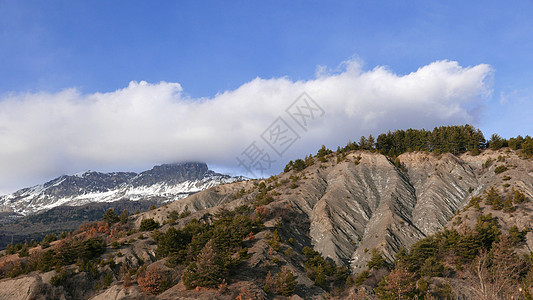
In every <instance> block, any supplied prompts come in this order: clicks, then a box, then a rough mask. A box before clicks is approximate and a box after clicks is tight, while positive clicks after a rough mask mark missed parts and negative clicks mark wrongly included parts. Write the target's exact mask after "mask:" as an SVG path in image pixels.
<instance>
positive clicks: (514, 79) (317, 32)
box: [0, 0, 533, 191]
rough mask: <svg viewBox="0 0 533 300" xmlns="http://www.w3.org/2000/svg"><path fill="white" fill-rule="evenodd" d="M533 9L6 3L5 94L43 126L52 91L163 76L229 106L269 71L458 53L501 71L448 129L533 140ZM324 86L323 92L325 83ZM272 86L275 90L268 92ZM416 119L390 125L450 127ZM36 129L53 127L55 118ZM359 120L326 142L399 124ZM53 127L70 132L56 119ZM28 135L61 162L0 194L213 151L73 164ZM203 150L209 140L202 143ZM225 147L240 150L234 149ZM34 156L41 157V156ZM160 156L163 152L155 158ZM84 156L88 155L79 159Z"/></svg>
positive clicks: (300, 72) (521, 4)
mask: <svg viewBox="0 0 533 300" xmlns="http://www.w3.org/2000/svg"><path fill="white" fill-rule="evenodd" d="M532 15H533V2H532V1H513V2H503V1H483V2H479V1H446V2H442V1H439V2H438V1H409V2H407V1H405V2H404V1H380V2H379V3H378V2H376V1H353V2H348V1H263V2H258V1H233V2H231V3H229V2H228V1H166V2H163V1H6V0H0V103H1V102H5V103H8V102H10V101H11V102H13V101H14V102H17V101H18V102H24V103H25V106H24V109H22V108H19V109H20V110H19V111H20V113H21V116H20V118H19V119H20V120H26V119H27V121H28V122H31V120H33V119H36V118H37V119H38V118H39V116H38V117H36V116H35V115H32V111H34V110H35V107H37V106H36V104H35V103H38V102H39V101H42V99H44V98H46V99H48V100H46V101H49V103H51V104H50V105H49V107H51V108H50V109H51V111H54V112H55V111H57V110H58V109H59V108H58V107H55V106H54V104H53V103H57V102H60V101H63V100H59V99H66V98H61V97H63V96H64V95H65V91H66V90H70V91H72V90H73V89H74V90H75V91H74V92H73V95H70V96H68V97H67V98H68V99H70V100H64V101H71V102H72V101H81V102H83V101H89V100H87V99H91V97H92V96H95V95H100V94H103V93H104V94H105V93H116V92H117V91H121V90H124V89H128V87H129V86H130V82H132V81H134V82H142V81H146V82H147V83H148V84H154V85H157V84H158V83H160V82H167V83H179V88H177V89H175V90H172V88H170V90H172V91H169V93H170V94H174V95H175V94H179V99H181V100H179V101H185V100H183V99H189V100H191V101H204V100H206V99H207V100H208V101H209V100H211V101H212V102H215V100H216V99H217V95H221V94H222V95H223V94H224V93H229V94H232V95H236V94H239V91H241V90H246V87H248V86H247V84H250V83H254V79H256V78H259V79H262V80H272V81H271V83H272V82H279V80H281V79H284V80H288V81H289V83H290V84H294V85H296V86H298V84H299V83H302V84H303V86H306V85H305V84H306V83H309V84H311V83H310V82H314V81H313V80H316V79H317V78H319V76H318V75H317V74H318V73H319V72H317V70H321V68H323V69H325V70H326V71H325V72H322V73H319V74H323V73H324V74H327V76H330V77H335V76H336V75H339V74H344V73H343V72H345V71H346V65H350V63H348V64H347V63H346V62H347V61H348V62H351V63H353V62H356V65H357V68H359V69H360V70H361V71H362V72H363V73H364V72H371V71H372V70H375V68H383V69H384V70H387V72H389V73H390V74H388V75H387V74H386V75H387V76H389V75H391V74H392V75H394V76H398V77H401V76H406V75H408V74H410V73H413V72H417V70H419V69H420V68H423V67H424V66H428V65H431V64H432V63H434V62H438V61H451V62H457V64H458V65H459V66H460V67H461V68H463V69H468V68H469V67H475V66H480V65H488V66H490V70H487V69H486V70H485V71H483V72H481V71H480V73H476V74H477V75H472V76H474V77H475V76H477V77H475V78H478V79H479V78H481V79H482V80H483V82H484V85H483V88H479V87H477V89H476V91H477V92H479V93H481V94H483V96H472V95H471V94H468V95H469V96H468V97H474V98H476V100H475V101H473V100H471V99H470V100H468V101H466V102H468V103H465V102H458V103H456V106H461V107H462V108H463V109H464V110H465V113H466V114H467V116H465V117H464V118H462V119H461V118H459V117H457V116H458V115H456V116H452V117H450V118H448V119H447V118H446V117H445V116H444V115H446V116H447V114H446V112H445V111H443V112H442V113H441V115H438V116H439V117H440V116H442V119H439V118H434V119H435V120H440V123H442V125H447V124H452V123H460V122H462V121H464V120H467V121H470V122H471V123H473V124H474V125H475V126H477V127H479V128H481V129H482V130H483V132H484V133H485V135H486V136H490V134H491V133H494V132H497V133H499V134H501V135H503V136H505V137H510V136H516V135H518V134H521V135H527V134H530V135H531V134H532V133H533V125H532V124H533V122H532V121H531V115H532V113H533V96H532V93H533V54H532V53H533V18H531V16H532ZM461 70H462V69H461ZM461 70H459V71H461ZM459 71H458V72H459ZM369 74H374V73H369ZM481 79H480V80H481ZM424 82H426V81H421V83H414V84H413V85H414V86H416V84H421V85H422V84H424ZM256 83H257V82H256ZM251 86H253V84H251ZM135 87H136V86H133V87H132V88H135ZM160 88H161V89H163V87H160ZM276 89H277V90H279V88H276ZM310 89H312V87H310ZM317 89H318V90H317V92H316V93H315V94H318V93H319V92H320V91H322V90H323V89H324V87H320V88H317ZM258 90H261V91H265V89H264V88H258ZM449 90H450V87H448V88H443V92H444V93H446V92H448V91H449ZM461 91H462V90H461ZM461 91H459V92H457V93H461ZM489 92H490V95H489V94H488V93H489ZM265 93H266V94H269V92H268V91H267V92H265ZM474 94H475V93H474ZM43 95H45V96H43ZM43 97H44V98H43ZM235 97H236V96H235ZM249 97H254V96H253V94H251V95H249ZM262 97H263V96H260V97H258V98H262ZM265 97H266V96H265ZM339 97H341V96H339ZM461 97H463V96H458V99H459V98H461ZM465 97H466V96H465ZM326 98H327V96H324V99H326ZM50 99H52V100H50ZM72 99H77V100H72ZM328 99H329V98H328ZM332 99H333V98H332ZM169 101H170V103H172V101H178V100H176V99H174V100H169ZM232 101H233V100H232ZM235 101H237V100H235ZM241 101H244V100H241ZM258 101H259V100H258ZM265 101H266V100H265ZM331 101H334V100H331ZM354 101H355V100H354ZM384 101H385V100H384ZM443 101H444V100H443ZM457 101H459V100H457ZM461 101H462V100H461ZM421 103H425V102H421ZM8 104H9V103H8ZM8 104H5V105H4V106H0V109H3V110H4V111H0V115H1V114H2V113H4V114H5V115H9V114H11V113H12V111H8V110H9V109H13V108H12V107H13V105H11V104H9V105H8ZM125 105H126V104H125ZM127 105H130V104H127ZM236 105H237V104H236ZM280 105H281V106H283V105H284V104H280ZM237 106H238V105H237ZM450 107H452V106H450ZM450 107H448V109H451V108H450ZM332 109H333V108H332ZM280 110H281V111H283V108H281V109H280ZM13 111H14V110H13ZM178 111H181V110H178ZM80 114H83V112H81V113H80ZM275 115H276V113H272V114H270V115H268V116H266V117H265V123H262V124H264V125H261V124H258V125H257V126H256V127H257V128H259V129H258V131H259V133H260V132H261V129H260V128H261V126H264V127H266V126H268V124H269V122H270V121H268V120H270V118H271V117H272V116H274V117H275ZM408 115H409V112H406V117H405V118H403V119H402V118H400V119H401V120H404V121H401V122H400V121H398V122H397V123H393V124H392V125H391V124H387V125H389V126H395V127H404V128H408V127H417V126H425V127H426V126H427V127H429V126H432V125H436V123H435V124H434V123H431V122H426V123H423V122H416V121H412V118H409V117H407V116H408ZM40 117H43V116H40ZM64 119H65V117H64V116H63V117H61V116H59V117H57V119H56V120H55V121H54V124H56V126H59V127H58V128H61V127H69V126H71V123H69V122H68V121H62V120H64ZM16 121H17V120H14V121H11V123H8V121H4V124H1V121H0V125H3V127H4V131H9V130H10V128H11V129H13V128H15V127H16V126H18V127H20V126H21V125H17V123H16ZM62 122H63V123H62ZM100 122H103V121H101V120H99V121H98V122H96V121H95V124H100ZM147 122H149V121H147ZM376 122H377V121H376ZM26 123H27V122H26ZM437 123H438V122H437ZM57 124H59V125H57ZM87 124H89V123H86V124H85V126H87ZM101 124H106V123H101ZM354 124H355V123H354ZM376 124H377V123H376ZM384 124H385V123H384ZM80 126H81V125H80ZM213 126H216V125H213ZM354 126H355V125H354ZM82 127H83V126H82ZM155 127H157V126H155ZM155 127H154V128H155ZM6 128H7V129H6ZM34 128H37V129H38V128H43V127H42V123H37V124H36V125H35V127H34ZM358 128H359V129H358V130H356V129H355V128H354V130H353V132H354V136H351V135H350V131H347V132H346V133H344V132H343V134H339V135H338V136H337V137H336V139H325V140H324V142H322V143H330V144H332V145H336V144H344V143H345V142H344V141H347V140H348V139H352V140H353V139H356V138H357V136H360V135H361V134H365V135H367V134H368V133H379V132H380V131H381V130H383V129H391V130H393V129H395V128H387V127H386V126H385V125H382V126H378V125H375V124H374V125H368V126H366V127H364V126H359V127H358ZM189 129H191V128H189ZM192 129H194V128H192ZM49 130H54V131H57V130H58V129H57V128H55V127H50V129H49ZM15 131H16V130H14V129H13V132H15ZM30 131H31V129H28V132H30ZM1 133H2V126H0V144H4V145H3V146H7V144H8V143H14V142H12V139H9V140H8V139H7V138H5V139H4V140H3V141H2V135H1ZM40 134H41V135H43V134H46V133H45V132H40ZM80 134H82V132H81V131H80ZM83 134H86V133H85V132H83ZM151 134H155V133H154V132H152V133H151ZM254 134H255V133H252V131H250V132H249V136H248V137H247V139H244V140H243V141H242V143H244V144H239V146H238V147H240V148H242V147H243V146H246V143H247V142H246V141H248V140H253V139H254V137H255V135H254ZM324 134H325V135H327V136H330V135H331V134H330V133H327V132H325V133H324ZM125 135H127V134H125ZM30 138H32V139H34V138H33V137H30V136H28V138H27V139H28V140H29V139H30ZM307 139H308V140H310V141H312V142H308V143H305V144H302V146H301V148H300V150H299V151H296V149H295V151H294V152H293V153H292V154H291V155H292V156H294V157H296V156H298V155H301V154H302V153H301V152H302V151H305V147H313V146H315V145H316V144H318V145H320V143H321V142H320V141H319V140H314V139H313V138H312V137H311V136H309V137H308V138H307ZM317 139H319V137H317ZM28 140H22V139H21V140H17V143H20V144H23V145H25V146H27V147H29V146H32V147H34V148H36V147H37V146H39V147H44V148H46V149H48V150H46V149H45V150H46V151H45V152H46V153H50V154H49V155H50V157H51V158H52V159H51V160H52V161H53V162H57V163H56V164H55V165H56V166H55V167H51V165H48V164H44V163H42V162H40V163H39V164H42V166H41V167H40V169H31V168H30V169H31V170H32V172H33V173H32V174H39V175H38V176H37V175H35V176H30V175H28V174H22V173H21V174H20V176H19V179H17V180H13V182H12V183H10V184H9V185H6V186H5V187H1V186H0V191H7V190H11V189H13V188H14V187H15V186H17V187H19V186H20V185H23V184H26V183H30V182H32V183H33V182H38V180H41V179H42V178H45V177H47V176H53V175H54V174H58V173H62V172H64V173H68V172H74V171H79V170H77V169H78V168H91V169H101V170H107V168H109V169H116V168H127V166H130V165H131V166H133V167H131V168H133V169H135V168H142V167H146V166H148V165H149V164H151V163H157V162H163V161H164V160H169V159H170V160H179V159H202V158H204V157H193V156H184V157H180V156H175V157H174V156H171V155H170V156H169V155H166V154H165V155H163V154H158V153H155V154H154V152H150V151H148V150H146V151H144V152H143V153H145V154H144V155H145V156H142V155H141V156H138V157H132V158H130V160H129V161H128V160H122V161H120V162H119V163H114V161H117V160H114V158H113V157H104V156H103V155H100V154H98V155H93V156H90V155H88V156H86V157H83V158H80V157H72V156H68V155H67V156H68V157H67V158H66V160H64V158H65V157H63V156H64V155H66V154H65V153H64V152H62V151H58V150H57V149H54V148H53V146H51V145H49V144H32V143H31V142H29V141H28ZM15 144H16V143H15ZM55 144H60V145H61V144H64V145H68V144H70V140H69V138H68V135H65V136H64V138H58V140H56V141H55ZM304 146H305V147H304ZM79 147H83V145H81V144H80V145H79ZM109 147H112V146H111V145H110V146H109ZM191 147H193V148H194V147H200V146H198V145H197V144H191ZM220 147H221V148H222V149H226V148H225V147H224V145H221V146H220ZM240 148H238V149H240ZM302 149H303V150H302ZM313 149H314V148H313ZM180 150H182V149H180ZM226 151H227V152H228V153H230V154H228V155H227V157H233V156H235V155H234V154H233V152H235V150H234V149H233V150H232V149H230V148H228V149H227V150H226ZM15 152H16V151H15V150H14V149H11V152H9V153H8V152H5V153H4V154H3V155H2V153H0V156H2V157H1V159H3V160H4V161H8V162H5V163H4V164H3V165H1V167H2V168H3V169H4V170H8V171H9V172H10V173H11V174H12V169H13V168H14V167H15V166H14V165H15V162H16V161H17V160H15V159H14V157H15V156H16V157H17V159H20V160H21V161H24V160H26V161H27V160H28V159H27V158H25V156H24V155H22V154H20V153H22V152H21V151H19V152H17V153H18V154H17V155H15V154H13V153H15ZM95 152H96V150H95ZM308 152H311V150H309V151H308ZM24 153H27V154H25V155H28V156H31V155H37V154H36V153H33V152H31V151H26V152H24ZM304 153H305V152H304ZM14 155H15V156H14ZM150 155H152V156H151V157H156V158H154V159H153V160H151V159H149V158H147V157H150ZM292 156H288V157H283V158H282V160H288V159H289V158H292ZM50 157H49V160H50ZM205 158H206V159H205V160H207V161H212V162H213V163H214V164H216V165H218V166H220V168H228V169H231V168H232V165H231V163H229V160H217V159H212V158H211V156H209V155H206V156H205ZM134 159H135V160H136V161H139V160H140V161H142V163H139V164H138V165H136V164H134V163H132V162H131V161H132V160H134ZM75 160H77V161H83V163H72V162H73V161H75ZM62 161H68V162H71V163H70V164H69V167H67V166H60V167H57V164H60V165H61V163H60V162H62ZM34 165H38V164H34ZM12 166H13V168H11V167H12ZM106 166H107V167H106ZM278 168H279V166H278ZM6 174H7V171H6ZM5 176H6V178H7V175H5ZM11 176H12V175H11ZM0 179H3V177H2V176H0Z"/></svg>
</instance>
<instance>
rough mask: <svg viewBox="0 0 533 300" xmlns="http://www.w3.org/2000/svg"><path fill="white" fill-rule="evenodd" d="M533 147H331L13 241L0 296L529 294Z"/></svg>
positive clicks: (446, 142)
mask: <svg viewBox="0 0 533 300" xmlns="http://www.w3.org/2000/svg"><path fill="white" fill-rule="evenodd" d="M531 144H532V139H531V137H529V136H527V137H525V138H522V137H517V138H513V139H509V140H505V139H503V138H501V137H499V136H497V135H493V136H492V137H491V138H490V139H489V140H488V141H486V140H485V139H484V137H483V134H482V133H481V132H480V131H479V130H476V129H474V128H473V127H471V126H469V125H466V126H451V127H439V128H436V129H435V130H433V131H425V130H407V131H395V132H390V133H387V134H383V135H379V136H378V139H377V141H376V140H374V138H373V137H372V136H369V137H364V138H361V140H360V141H359V143H352V142H350V143H348V145H347V146H346V147H344V148H341V147H339V148H338V149H337V151H331V150H329V149H327V148H326V147H322V148H321V149H319V151H318V153H317V154H316V155H309V156H307V157H305V158H304V159H297V160H294V161H291V162H289V163H288V164H287V166H286V168H285V171H284V172H283V173H281V174H279V175H276V176H272V177H270V178H267V179H259V180H246V181H239V182H232V183H227V184H220V185H217V186H214V187H211V188H208V189H206V190H203V191H200V192H197V193H194V194H193V195H190V196H188V197H186V198H182V199H178V200H176V201H172V202H167V203H165V204H164V205H162V206H160V207H158V208H155V209H151V210H149V211H146V212H143V213H140V214H135V215H131V216H130V215H128V214H127V213H123V214H121V215H120V216H119V215H118V213H115V212H114V211H112V210H108V211H107V212H106V213H105V215H104V217H103V219H102V220H101V221H98V222H93V223H86V224H84V225H83V226H81V227H80V228H79V229H78V230H76V231H74V232H72V233H70V234H64V235H63V236H62V237H61V239H60V240H59V241H53V240H54V239H55V237H53V238H52V237H50V238H47V239H46V240H43V241H42V242H41V243H40V245H35V244H32V245H24V244H19V245H10V247H9V249H8V250H6V251H4V253H5V256H3V257H1V258H0V276H3V277H4V278H5V279H3V280H2V281H0V295H5V297H11V298H16V297H18V296H20V297H21V298H23V297H29V298H31V297H33V298H37V297H51V298H61V297H65V298H68V299H138V298H148V297H153V298H156V299H195V298H200V299H215V298H216V299H236V298H237V299H273V298H277V297H280V296H291V295H294V294H296V295H298V296H300V297H302V298H305V299H322V298H326V297H328V298H336V299H345V298H349V299H352V298H357V299H359V298H360V299H406V298H415V297H418V298H436V299H455V298H457V299H505V298H510V297H513V298H514V299H530V298H528V297H531V292H532V291H533V263H531V260H530V257H531V249H533V232H530V228H531V227H532V226H533V224H532V221H531V220H532V218H531V212H533V202H532V201H531V200H532V199H533V161H532V158H531V156H532V154H533V153H531V150H532V148H531ZM74 249H78V250H80V249H81V250H82V251H75V250H74ZM500 275H501V276H500Z"/></svg>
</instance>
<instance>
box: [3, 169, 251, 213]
mask: <svg viewBox="0 0 533 300" xmlns="http://www.w3.org/2000/svg"><path fill="white" fill-rule="evenodd" d="M244 179H245V178H244V177H231V176H228V175H223V174H219V173H216V172H214V171H211V170H209V169H208V167H207V165H206V164H205V163H180V164H165V165H161V166H155V167H154V168H152V169H151V170H148V171H144V172H141V173H133V172H113V173H100V172H91V171H87V172H84V173H77V174H75V175H72V176H68V175H63V176H60V177H58V178H56V179H54V180H51V181H49V182H47V183H45V184H41V185H36V186H33V187H29V188H25V189H21V190H19V191H17V192H15V193H13V194H9V195H5V196H0V211H4V212H14V213H17V214H22V215H28V214H32V213H35V212H39V211H44V210H48V209H51V208H53V207H57V206H61V205H71V206H79V205H84V204H87V203H91V202H113V201H118V200H121V199H128V200H133V201H138V200H143V199H152V200H153V199H156V200H159V201H161V202H168V201H175V200H179V199H182V198H185V197H187V196H189V195H191V194H192V193H196V192H199V191H202V190H205V189H207V188H210V187H213V186H216V185H219V184H223V183H230V182H234V181H239V180H244Z"/></svg>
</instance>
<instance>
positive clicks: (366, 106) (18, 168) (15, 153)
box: [0, 61, 492, 193]
mask: <svg viewBox="0 0 533 300" xmlns="http://www.w3.org/2000/svg"><path fill="white" fill-rule="evenodd" d="M491 73H492V69H491V67H490V66H489V65H485V64H481V65H477V66H473V67H461V66H460V65H459V64H458V63H457V62H454V61H437V62H434V63H431V64H429V65H426V66H423V67H421V68H419V69H418V70H417V71H416V72H412V73H410V74H406V75H398V74H395V73H394V72H393V71H391V70H389V69H387V68H385V67H377V68H374V69H372V70H364V69H363V68H362V65H361V64H360V63H359V62H357V61H348V62H345V63H344V64H343V67H342V70H340V71H337V72H331V73H328V72H324V71H323V70H322V72H320V73H317V75H316V77H315V78H314V79H312V80H307V81H292V80H290V79H289V78H272V79H262V78H256V79H253V80H251V81H250V82H247V83H245V84H243V85H242V86H240V87H239V88H237V89H235V90H232V91H226V92H224V93H220V94H217V95H215V96H214V97H212V98H200V99H194V98H190V97H187V96H186V95H185V94H184V93H183V89H182V87H181V86H180V84H178V83H170V82H160V83H156V84H151V83H146V82H144V81H142V82H131V83H130V84H129V85H128V86H127V87H126V88H123V89H120V90H116V91H114V92H110V93H95V94H81V93H80V92H79V91H78V90H76V89H66V90H63V91H61V92H58V93H27V94H11V95H6V96H3V97H2V98H1V99H0V192H3V193H6V192H12V191H13V190H14V189H18V188H21V187H24V186H27V185H29V184H34V183H37V182H41V181H43V180H45V179H51V178H52V177H55V176H58V175H61V174H70V173H74V172H79V171H83V170H87V169H91V170H100V171H112V170H141V169H143V168H149V167H151V166H152V165H154V164H158V163H165V162H178V161H205V162H207V163H208V164H210V165H216V166H218V167H219V168H222V169H233V170H235V171H236V172H237V173H238V172H239V169H238V168H237V162H236V159H235V157H236V156H238V155H239V154H240V153H241V152H242V151H243V150H244V149H245V148H246V147H247V146H248V145H249V144H250V143H251V142H253V141H254V140H258V141H259V140H260V134H261V133H262V132H263V131H264V130H265V129H266V128H267V127H268V126H269V125H270V124H271V123H272V122H273V121H274V120H275V119H276V118H277V117H279V116H282V117H284V118H285V117H287V115H286V114H285V109H286V108H287V107H288V106H289V105H290V104H291V103H292V102H293V101H294V100H295V99H296V98H297V97H298V96H299V95H300V94H301V93H302V92H306V93H307V94H308V95H310V96H311V97H312V98H313V99H314V100H315V101H316V103H317V104H318V105H320V107H322V108H323V110H324V112H325V114H324V116H323V117H322V118H319V119H316V120H315V121H313V122H312V123H310V125H309V128H308V130H307V131H306V132H304V131H299V134H300V136H301V139H300V140H298V141H297V142H296V143H295V144H294V145H292V146H291V147H290V149H289V150H288V151H287V152H285V153H284V154H283V155H282V156H281V157H280V156H272V158H273V159H276V161H277V162H276V163H275V164H274V165H273V166H272V168H271V169H270V170H269V171H270V172H271V173H277V172H279V171H280V170H281V169H282V167H283V166H284V165H285V164H286V163H287V161H288V160H290V159H294V158H295V157H302V156H303V155H306V154H309V153H315V152H316V150H317V149H318V147H319V146H320V145H322V144H326V145H328V146H330V147H336V146H337V145H345V144H346V142H347V141H348V140H349V139H351V140H358V138H359V137H360V136H361V135H368V134H369V133H374V134H376V133H380V132H385V131H387V130H394V129H397V128H410V127H412V128H422V127H424V128H433V127H434V126H439V125H447V124H464V123H475V122H476V111H478V110H479V108H480V107H481V106H482V105H483V102H484V100H485V99H486V98H487V96H488V95H489V94H490V80H489V79H490V77H491ZM295 129H297V128H295ZM241 171H242V170H241ZM241 173H244V171H242V172H241Z"/></svg>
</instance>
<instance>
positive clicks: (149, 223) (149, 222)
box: [139, 219, 160, 231]
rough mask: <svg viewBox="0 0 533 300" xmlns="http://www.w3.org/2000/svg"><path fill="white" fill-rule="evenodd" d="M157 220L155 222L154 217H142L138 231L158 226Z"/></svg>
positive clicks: (149, 229)
mask: <svg viewBox="0 0 533 300" xmlns="http://www.w3.org/2000/svg"><path fill="white" fill-rule="evenodd" d="M159 226H160V225H159V222H156V221H155V220H154V219H144V220H142V221H141V226H140V227H139V230H140V231H152V230H154V229H157V228H159Z"/></svg>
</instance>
